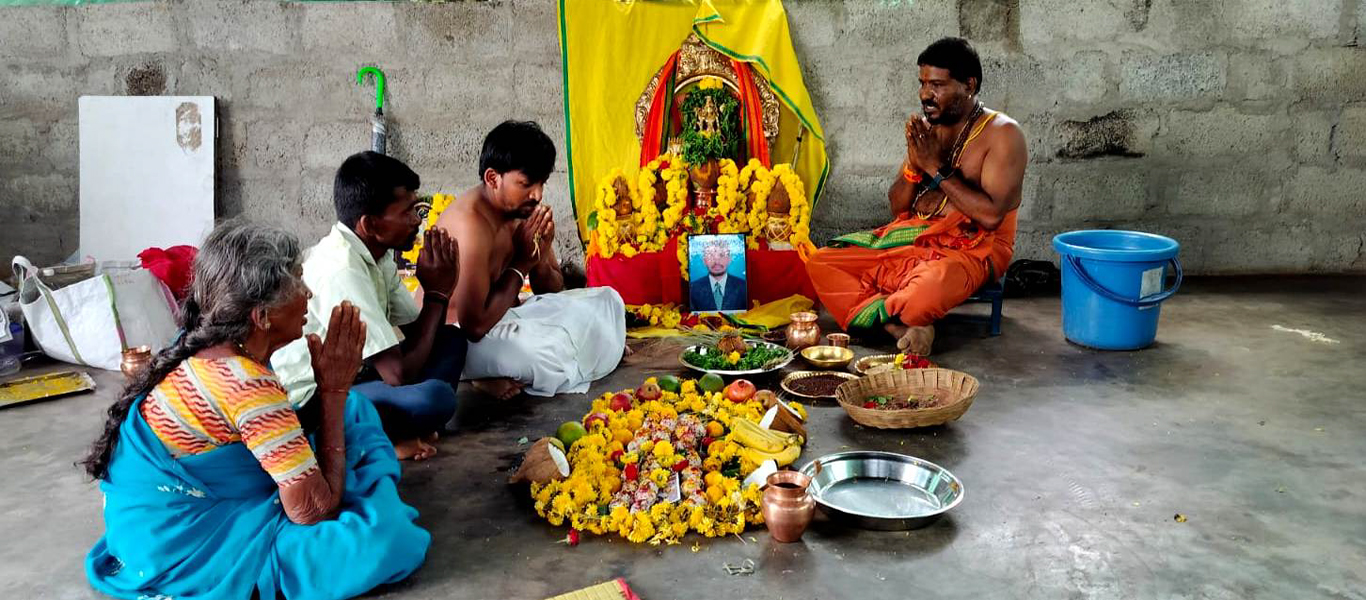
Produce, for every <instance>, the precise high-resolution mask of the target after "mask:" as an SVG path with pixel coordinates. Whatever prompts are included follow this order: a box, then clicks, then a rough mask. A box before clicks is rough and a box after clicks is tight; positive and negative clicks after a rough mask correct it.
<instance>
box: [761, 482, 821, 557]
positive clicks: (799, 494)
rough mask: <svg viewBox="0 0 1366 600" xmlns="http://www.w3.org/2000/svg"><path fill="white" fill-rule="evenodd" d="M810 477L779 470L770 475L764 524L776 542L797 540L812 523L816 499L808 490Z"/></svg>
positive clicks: (764, 502)
mask: <svg viewBox="0 0 1366 600" xmlns="http://www.w3.org/2000/svg"><path fill="white" fill-rule="evenodd" d="M810 485H811V478H810V477H808V476H806V475H803V474H801V473H798V472H797V471H778V472H777V473H774V474H772V475H769V476H768V487H767V488H765V489H764V499H763V511H764V524H765V525H767V526H768V533H769V535H771V536H773V539H774V541H778V542H784V543H786V542H795V541H797V540H800V539H802V532H804V531H806V526H807V525H810V524H811V517H812V516H813V515H815V511H816V501H815V499H813V498H812V497H811V494H809V493H807V487H808V486H810Z"/></svg>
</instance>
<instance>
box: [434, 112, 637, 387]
mask: <svg viewBox="0 0 1366 600" xmlns="http://www.w3.org/2000/svg"><path fill="white" fill-rule="evenodd" d="M554 165H555V144H554V143H553V142H551V140H550V138H549V137H548V136H546V134H545V133H544V132H543V131H541V128H540V127H539V126H538V125H537V124H536V123H533V122H520V121H508V122H505V123H503V124H501V125H499V126H497V127H496V128H494V129H493V131H492V132H490V133H489V134H488V137H487V138H485V140H484V148H483V152H482V153H481V155H480V159H479V179H480V182H479V184H478V185H476V186H474V187H472V188H470V189H468V190H466V191H465V192H464V193H462V194H460V195H459V196H458V197H457V198H456V199H455V201H454V202H452V203H451V206H450V207H449V208H447V209H446V210H445V211H444V212H443V213H442V214H441V216H440V218H438V220H437V224H436V226H437V227H439V228H442V229H445V230H446V231H448V232H450V233H451V235H452V236H453V237H455V238H456V239H458V240H460V280H459V282H458V283H457V284H456V287H455V292H454V293H453V294H452V296H451V302H450V309H449V311H448V312H447V321H448V322H449V323H452V324H456V323H458V324H459V325H460V329H461V330H462V331H464V332H465V335H466V336H467V337H468V339H469V341H470V345H469V353H468V355H467V358H466V361H465V372H464V378H465V379H472V380H475V385H476V387H477V388H479V389H482V390H483V391H485V392H487V393H489V394H492V395H494V396H496V397H499V398H510V397H512V396H514V395H516V394H518V393H520V392H522V391H526V392H527V393H529V394H531V395H534V396H553V395H555V394H560V393H583V392H586V391H588V385H589V384H590V383H592V382H593V381H594V380H596V379H599V378H602V377H604V376H606V375H607V374H608V373H611V372H612V370H613V369H615V368H616V367H617V364H618V363H619V362H620V361H621V357H622V353H623V351H624V350H625V348H626V307H625V304H624V303H623V302H622V300H621V296H620V295H618V294H617V292H616V291H615V290H613V289H611V288H605V287H604V288H591V289H581V290H568V291H565V289H564V278H563V276H562V275H561V272H560V264H559V260H558V259H557V258H556V256H555V250H554V241H555V220H554V215H553V214H552V212H551V210H550V207H549V206H547V205H544V204H542V203H541V200H542V198H543V194H544V191H545V182H546V180H547V179H548V178H549V177H550V172H551V170H552V169H553V167H554ZM526 280H530V283H531V289H532V292H533V293H534V294H535V295H533V296H532V297H531V298H529V299H527V301H526V302H525V303H522V302H519V300H518V294H519V293H520V292H521V290H522V284H523V282H524V281H526Z"/></svg>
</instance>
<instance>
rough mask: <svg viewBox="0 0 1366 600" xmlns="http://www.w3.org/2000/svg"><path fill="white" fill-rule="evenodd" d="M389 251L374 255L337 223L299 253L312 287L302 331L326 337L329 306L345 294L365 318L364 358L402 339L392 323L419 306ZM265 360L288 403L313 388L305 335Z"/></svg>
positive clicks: (406, 319)
mask: <svg viewBox="0 0 1366 600" xmlns="http://www.w3.org/2000/svg"><path fill="white" fill-rule="evenodd" d="M393 254H394V253H393V252H392V251H391V252H387V253H385V254H384V256H382V257H380V259H379V260H378V261H376V260H375V257H374V255H372V254H370V249H369V248H366V247H365V243H364V242H362V241H361V240H360V238H359V237H358V236H356V234H355V233H354V232H352V231H351V228H349V227H347V226H345V225H343V224H341V223H337V224H336V225H333V226H332V231H331V232H329V233H328V234H327V235H326V236H325V237H323V239H322V240H321V241H319V242H318V245H316V246H314V247H312V248H310V249H309V250H308V252H307V254H306V255H305V258H304V264H303V268H304V283H306V284H308V289H309V290H310V291H312V292H313V298H311V299H310V300H309V301H308V322H307V323H306V324H305V325H304V335H305V336H307V335H308V334H310V333H316V334H318V335H319V336H320V337H322V338H323V339H327V323H328V322H330V321H331V318H332V309H333V308H334V307H336V306H337V305H338V304H341V303H342V301H343V300H349V301H350V302H351V304H353V305H355V307H356V309H357V310H358V311H359V312H360V318H361V320H362V321H364V322H365V346H364V348H363V349H362V350H361V355H362V356H363V357H364V358H370V357H372V356H374V355H376V354H379V353H380V352H383V351H385V350H388V349H389V348H392V347H394V346H397V345H398V344H399V342H402V341H403V332H401V331H399V329H398V327H399V326H402V325H407V324H409V323H412V322H413V321H416V320H417V316H418V313H419V312H420V311H419V309H418V306H417V302H415V301H414V300H413V297H412V295H411V294H409V292H408V289H407V288H405V287H404V286H403V281H402V280H401V279H400V278H399V276H398V266H397V265H396V264H395V263H394V256H393ZM270 363H271V366H272V367H273V368H274V369H275V374H276V375H277V376H279V378H280V382H281V383H283V384H284V386H285V391H286V392H288V393H289V401H290V402H292V403H293V404H294V406H296V407H298V406H302V405H303V403H304V402H306V401H307V400H308V398H309V397H310V396H312V394H313V390H314V389H315V388H317V384H316V383H315V382H314V380H313V362H312V358H311V356H310V354H309V352H308V341H307V340H306V339H304V338H299V339H297V340H294V341H293V342H290V343H289V345H287V346H285V347H284V348H281V349H279V350H277V351H276V352H275V354H274V355H272V356H271V357H270Z"/></svg>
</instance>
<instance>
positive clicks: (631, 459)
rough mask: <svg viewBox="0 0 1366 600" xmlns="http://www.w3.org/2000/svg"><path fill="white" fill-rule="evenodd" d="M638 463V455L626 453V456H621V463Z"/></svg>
mask: <svg viewBox="0 0 1366 600" xmlns="http://www.w3.org/2000/svg"><path fill="white" fill-rule="evenodd" d="M639 461H640V455H639V454H637V453H635V452H627V453H626V454H623V455H621V462H624V463H626V464H628V465H630V464H635V463H637V462H639Z"/></svg>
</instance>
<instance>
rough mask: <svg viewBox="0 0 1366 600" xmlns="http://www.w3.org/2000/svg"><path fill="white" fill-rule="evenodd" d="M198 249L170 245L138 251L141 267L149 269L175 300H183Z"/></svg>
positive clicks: (191, 275) (192, 273)
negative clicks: (164, 247) (169, 289)
mask: <svg viewBox="0 0 1366 600" xmlns="http://www.w3.org/2000/svg"><path fill="white" fill-rule="evenodd" d="M197 254H199V249H198V248H195V247H194V246H171V247H170V248H166V249H161V248H148V249H146V250H143V251H142V252H140V253H138V259H139V260H141V261H142V268H144V269H147V270H148V271H151V272H152V274H153V275H156V278H157V279H160V280H161V282H162V283H164V284H166V287H168V288H171V295H173V296H175V299H176V300H184V299H185V294H186V292H188V291H189V289H190V281H191V280H192V279H193V277H194V257H195V255H197Z"/></svg>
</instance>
